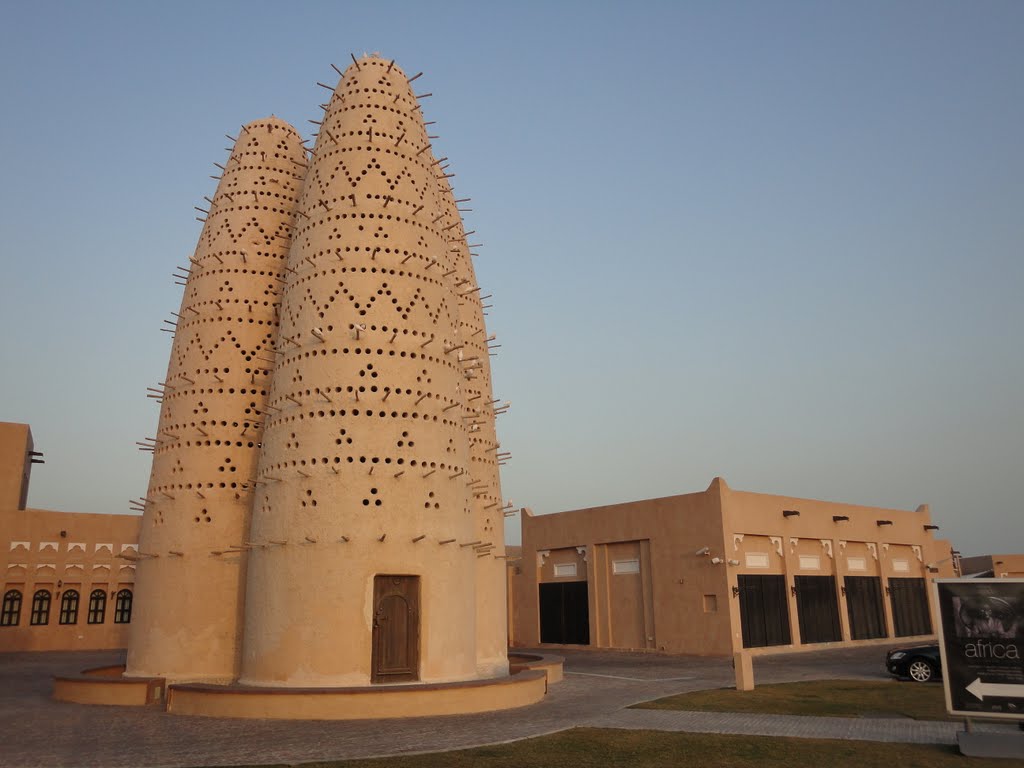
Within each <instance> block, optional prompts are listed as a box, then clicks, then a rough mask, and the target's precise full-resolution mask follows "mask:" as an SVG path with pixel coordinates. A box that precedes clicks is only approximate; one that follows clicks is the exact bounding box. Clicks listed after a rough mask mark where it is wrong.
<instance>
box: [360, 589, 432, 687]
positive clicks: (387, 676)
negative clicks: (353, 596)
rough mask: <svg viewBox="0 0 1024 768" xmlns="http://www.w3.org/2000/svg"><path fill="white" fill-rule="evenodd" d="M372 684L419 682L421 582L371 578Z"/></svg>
mask: <svg viewBox="0 0 1024 768" xmlns="http://www.w3.org/2000/svg"><path fill="white" fill-rule="evenodd" d="M371 663H372V669H373V674H372V677H371V681H372V682H374V683H400V682H406V681H409V680H419V679H420V578H419V576H374V577H373V659H372V662H371Z"/></svg>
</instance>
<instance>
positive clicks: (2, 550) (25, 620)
mask: <svg viewBox="0 0 1024 768" xmlns="http://www.w3.org/2000/svg"><path fill="white" fill-rule="evenodd" d="M31 450H32V438H31V432H30V430H29V427H28V425H27V424H9V423H0V488H3V489H6V490H5V491H4V492H3V493H0V585H2V589H0V597H2V596H3V595H4V594H6V593H7V591H8V590H17V591H19V592H20V593H21V596H22V602H21V614H20V617H19V621H18V623H17V625H14V626H0V651H54V650H95V649H101V648H123V647H125V645H126V644H127V639H128V627H129V626H130V625H129V624H116V623H115V622H114V609H115V605H116V595H117V592H118V591H119V590H122V589H129V590H133V591H134V588H135V566H134V565H133V564H132V562H131V561H129V560H125V559H123V558H122V557H119V556H120V555H127V556H131V555H132V554H133V553H134V551H135V550H136V548H137V546H138V544H137V542H138V540H139V518H138V516H136V515H102V514H88V513H78V512H55V511H51V510H45V509H33V508H31V507H30V508H27V509H26V508H22V507H21V503H22V500H23V499H25V498H26V497H27V494H28V473H27V463H28V458H27V457H28V452H29V451H31ZM38 590H45V591H47V592H49V593H50V596H51V599H50V611H49V616H48V621H47V623H46V624H39V625H32V624H31V617H32V599H33V596H34V595H35V593H36V592H37V591H38ZM68 590H75V591H77V592H78V594H79V602H78V617H77V621H76V622H75V623H74V624H60V613H61V599H62V597H63V595H64V594H65V593H66V592H67V591H68ZM94 590H102V591H103V593H104V594H105V596H106V610H105V612H104V617H103V622H102V623H97V624H89V623H88V615H89V596H90V595H91V594H92V592H93V591H94ZM135 604H136V605H137V601H136V602H135Z"/></svg>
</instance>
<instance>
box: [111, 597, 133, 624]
mask: <svg viewBox="0 0 1024 768" xmlns="http://www.w3.org/2000/svg"><path fill="white" fill-rule="evenodd" d="M131 620H132V591H131V590H130V589H122V590H120V591H119V592H118V593H117V602H116V603H114V623H115V624H127V623H128V622H130V621H131Z"/></svg>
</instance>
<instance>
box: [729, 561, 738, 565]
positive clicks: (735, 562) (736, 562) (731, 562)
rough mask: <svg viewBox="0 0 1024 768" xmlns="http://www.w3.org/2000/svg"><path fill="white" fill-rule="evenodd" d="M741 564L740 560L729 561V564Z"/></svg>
mask: <svg viewBox="0 0 1024 768" xmlns="http://www.w3.org/2000/svg"><path fill="white" fill-rule="evenodd" d="M739 564H740V561H739V560H730V561H729V565H739Z"/></svg>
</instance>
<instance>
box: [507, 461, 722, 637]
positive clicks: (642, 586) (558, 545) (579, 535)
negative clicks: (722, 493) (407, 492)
mask: <svg viewBox="0 0 1024 768" xmlns="http://www.w3.org/2000/svg"><path fill="white" fill-rule="evenodd" d="M717 485H718V481H717V480H716V481H715V482H713V483H712V485H711V486H710V487H709V488H708V490H707V491H705V492H703V493H693V494H686V495H683V496H671V497H666V498H660V499H650V500H646V501H640V502H629V503H625V504H613V505H609V506H605V507H593V508H589V509H583V510H575V511H572V512H562V513H559V514H554V515H538V516H534V515H532V514H531V513H529V512H528V511H527V512H526V513H524V515H523V544H522V555H521V560H520V561H519V563H518V566H517V567H516V568H515V569H513V571H512V573H513V575H512V583H511V586H510V594H511V596H512V614H513V621H512V623H513V632H514V634H513V645H514V646H519V647H529V646H535V645H537V644H539V643H540V626H539V614H538V602H537V585H538V584H539V583H542V582H545V581H550V580H554V579H555V577H554V571H553V567H554V564H555V562H556V560H560V559H563V558H565V557H571V556H575V557H576V558H578V559H577V562H578V563H579V565H578V570H577V572H578V573H579V574H581V575H582V574H586V580H587V582H588V598H589V601H590V642H591V645H593V646H597V647H641V648H650V649H656V650H662V651H668V652H671V653H693V654H716V653H717V654H725V653H728V652H729V651H730V648H731V646H730V644H729V634H730V632H729V618H728V611H727V608H728V602H727V598H726V594H727V593H726V576H725V571H724V569H722V568H720V567H717V566H714V565H712V563H711V558H710V557H708V556H704V555H695V554H694V553H695V552H696V551H697V550H698V549H701V548H703V547H708V548H709V550H710V551H712V552H721V551H722V550H723V548H724V539H723V534H722V526H721V523H720V521H719V514H720V512H719V509H720V508H719V495H718V491H717ZM577 548H580V549H582V550H583V551H584V552H585V553H586V554H587V559H586V561H585V562H584V561H583V555H582V554H578V553H577ZM545 552H550V554H549V555H545V554H544V553H545ZM627 552H635V553H638V555H639V559H640V573H639V574H635V575H634V574H623V575H616V574H614V573H613V572H612V570H613V563H614V560H615V559H616V558H618V557H619V556H620V555H619V554H618V553H622V555H621V556H622V557H628V556H627V555H626V554H625V553H627ZM517 571H518V572H517ZM626 582H628V584H627V583H626ZM637 582H639V584H638V583H637ZM637 595H640V596H641V597H642V600H643V603H642V610H641V607H640V606H639V605H637V603H636V597H637ZM619 616H622V617H624V621H623V623H622V625H620V624H619V620H618V618H617V617H619ZM641 622H642V624H641ZM641 626H643V634H642V639H643V645H640V646H631V645H625V646H624V645H623V644H622V640H623V639H625V638H634V637H637V636H640V627H641Z"/></svg>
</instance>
